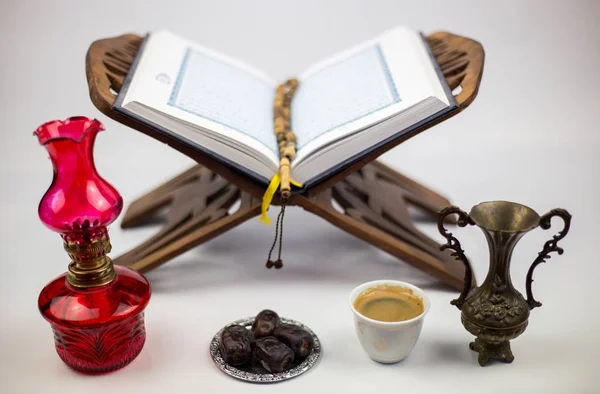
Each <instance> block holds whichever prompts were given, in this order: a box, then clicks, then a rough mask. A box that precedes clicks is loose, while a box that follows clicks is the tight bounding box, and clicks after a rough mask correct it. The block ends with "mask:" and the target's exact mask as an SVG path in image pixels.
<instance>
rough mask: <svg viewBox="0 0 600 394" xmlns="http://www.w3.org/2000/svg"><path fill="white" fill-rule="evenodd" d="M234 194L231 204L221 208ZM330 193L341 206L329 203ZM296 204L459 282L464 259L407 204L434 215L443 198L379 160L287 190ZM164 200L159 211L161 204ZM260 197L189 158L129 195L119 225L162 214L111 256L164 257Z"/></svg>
mask: <svg viewBox="0 0 600 394" xmlns="http://www.w3.org/2000/svg"><path fill="white" fill-rule="evenodd" d="M239 200H241V204H240V207H239V209H238V210H237V211H236V212H235V213H233V214H231V215H230V214H229V213H228V211H229V209H230V208H231V207H232V206H233V205H234V203H235V202H236V201H239ZM334 201H335V202H336V203H337V204H338V205H339V206H340V207H341V210H338V209H336V207H335V206H334ZM290 204H292V205H299V206H302V207H303V208H304V209H306V210H307V211H310V212H312V213H314V214H316V215H318V216H321V217H322V218H324V219H325V220H327V221H328V222H330V223H332V224H334V225H335V226H337V227H339V228H341V229H343V230H344V231H347V232H349V233H350V234H353V235H355V236H357V237H359V238H361V239H363V240H365V241H367V242H369V243H371V244H373V245H375V246H376V247H378V248H380V249H382V250H385V251H386V252H388V253H390V254H392V255H394V256H396V257H398V258H400V259H402V260H404V261H406V262H407V263H409V264H412V265H414V266H415V267H417V268H419V269H421V270H423V271H425V272H427V273H429V274H430V275H432V276H434V277H436V278H438V279H440V280H441V281H442V282H444V283H446V284H448V285H450V286H452V287H455V288H457V289H462V283H463V276H464V267H463V266H462V264H461V263H459V262H457V261H455V260H454V259H453V258H452V257H451V256H450V254H449V253H442V252H440V250H439V244H438V243H437V242H435V241H433V240H431V239H430V238H428V237H427V236H426V235H424V234H423V233H421V232H420V231H419V230H418V229H417V228H416V227H415V225H414V223H413V220H414V219H413V218H412V217H411V215H410V212H409V205H413V206H415V207H418V208H420V209H421V210H422V211H423V213H424V214H425V215H426V216H427V217H429V218H431V219H432V221H433V220H435V217H436V213H437V211H439V210H440V209H441V208H443V207H445V206H448V205H450V203H449V201H448V200H446V199H445V198H443V197H441V196H439V195H438V194H436V193H434V192H433V191H431V190H429V189H427V188H425V187H424V186H422V185H420V184H418V183H417V182H415V181H413V180H411V179H409V178H407V177H405V176H403V175H401V174H399V173H397V172H396V171H394V170H392V169H390V168H388V167H386V166H385V165H383V164H381V163H378V162H373V163H371V164H368V165H366V166H365V167H363V168H362V169H361V170H359V171H357V172H355V173H353V174H351V175H350V176H348V177H347V178H346V179H345V180H343V181H341V182H339V183H337V184H336V185H334V186H333V187H331V188H330V189H327V190H325V191H323V192H320V193H319V194H318V195H316V196H312V197H304V196H294V198H292V200H291V201H290ZM165 207H169V210H168V211H167V212H166V213H161V209H163V208H165ZM259 213H260V201H259V200H258V199H257V198H253V197H251V196H250V195H249V194H247V193H245V192H242V191H240V189H239V188H237V187H236V186H233V185H232V184H230V183H229V182H228V181H226V180H225V179H223V178H221V177H220V176H218V175H216V174H215V173H213V172H212V171H210V170H208V169H206V168H204V167H202V166H199V165H198V166H195V167H193V168H192V169H190V170H188V171H186V172H184V173H182V174H181V175H179V176H178V177H176V178H174V179H172V180H171V181H169V182H167V183H165V184H164V185H162V186H160V187H159V188H157V189H155V190H154V191H152V192H150V193H148V194H147V195H145V196H144V197H142V198H140V199H138V200H136V201H135V202H134V203H133V204H131V206H130V207H129V209H128V210H127V212H126V214H125V217H124V219H123V222H122V226H123V227H134V226H138V225H143V224H145V223H147V222H148V220H149V219H162V220H163V221H164V222H165V226H164V228H163V229H162V230H161V231H160V232H159V233H158V234H156V235H155V236H153V237H151V238H150V239H148V240H147V241H146V242H144V243H143V244H141V245H139V246H138V247H137V248H135V249H133V250H132V251H130V252H128V253H126V254H124V255H123V256H121V257H119V258H118V259H117V260H116V263H117V264H123V265H127V266H129V267H131V268H134V269H137V270H140V271H148V270H150V269H152V268H154V267H157V266H158V265H160V264H162V263H164V262H166V261H168V260H169V259H171V258H173V257H175V256H177V255H179V254H181V253H183V252H185V251H187V250H189V249H191V248H193V247H195V246H197V245H200V244H201V243H203V242H205V241H207V240H209V239H211V238H213V237H215V236H217V235H219V234H221V233H223V232H225V231H227V230H229V229H231V228H233V227H235V226H237V225H238V224H240V223H242V222H244V221H246V220H248V219H250V218H252V217H255V216H257V215H259Z"/></svg>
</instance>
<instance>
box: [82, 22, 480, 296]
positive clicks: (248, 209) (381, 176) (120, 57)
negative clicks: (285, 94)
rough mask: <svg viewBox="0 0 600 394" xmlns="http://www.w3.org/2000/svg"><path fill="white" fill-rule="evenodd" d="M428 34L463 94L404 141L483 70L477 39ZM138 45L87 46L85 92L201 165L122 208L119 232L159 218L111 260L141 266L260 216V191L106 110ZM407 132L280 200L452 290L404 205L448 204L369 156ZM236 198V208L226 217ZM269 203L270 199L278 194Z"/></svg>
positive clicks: (431, 212) (448, 266) (449, 267)
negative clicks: (147, 234)
mask: <svg viewBox="0 0 600 394" xmlns="http://www.w3.org/2000/svg"><path fill="white" fill-rule="evenodd" d="M427 39H428V40H429V44H430V46H431V49H432V51H433V54H434V56H435V58H436V60H437V61H438V63H439V65H440V68H441V70H442V73H443V74H444V77H445V78H446V80H447V82H448V84H449V86H450V89H452V90H454V89H455V88H457V87H459V86H460V88H461V91H460V92H459V93H458V94H457V95H456V101H457V103H458V109H457V110H456V111H454V112H452V113H450V114H448V115H446V116H445V117H443V118H440V119H438V120H436V121H435V122H431V123H428V124H426V125H424V126H422V127H421V128H419V129H418V130H417V131H416V132H415V133H412V134H411V137H412V136H414V135H415V134H417V133H418V132H421V131H424V130H426V129H428V128H429V127H432V126H433V125H435V124H437V123H439V122H441V121H443V120H445V119H447V118H449V117H451V116H454V115H455V114H457V113H459V112H460V111H462V110H464V109H465V108H466V107H467V106H468V105H469V104H470V103H471V102H472V101H473V100H474V99H475V97H476V95H477V91H478V89H479V84H480V82H481V76H482V72H483V60H484V51H483V47H482V46H481V44H479V43H478V42H477V41H474V40H471V39H468V38H465V37H460V36H456V35H453V34H451V33H447V32H439V33H434V34H432V35H429V36H428V37H427ZM141 42H142V38H141V37H139V36H137V35H134V34H127V35H123V36H119V37H114V38H108V39H103V40H98V41H96V42H94V43H93V44H92V45H91V46H90V48H89V50H88V54H87V58H86V72H87V79H88V85H89V90H90V98H91V99H92V102H93V103H94V105H95V106H96V107H97V108H98V109H99V110H100V111H101V112H103V113H104V114H106V115H107V116H109V117H110V118H112V119H114V120H116V121H118V122H120V123H123V124H125V125H127V126H129V127H131V128H134V129H136V130H138V131H141V132H143V133H145V134H147V135H149V136H151V137H152V138H154V139H157V140H159V141H161V142H164V143H166V144H168V145H169V146H171V147H173V148H174V149H176V150H178V151H180V152H182V153H183V154H185V155H187V156H189V157H190V158H192V159H194V160H195V161H196V162H197V163H198V164H199V165H197V166H195V167H193V168H191V169H190V170H188V171H186V172H184V173H182V174H181V175H179V176H177V177H175V178H174V179H172V180H171V181H169V182H167V183H165V184H164V185H162V186H160V187H158V188H157V189H155V190H154V191H152V192H150V193H148V194H146V195H145V196H143V197H141V198H140V199H138V200H136V201H134V202H133V203H132V204H131V205H130V207H129V209H128V210H127V212H126V214H125V217H124V219H123V223H122V226H123V227H125V228H127V227H133V226H138V225H143V224H145V223H147V222H148V221H149V220H157V219H160V220H162V221H163V222H164V227H163V228H162V230H161V231H160V232H159V233H158V234H156V235H155V236H153V237H151V238H150V239H148V240H147V241H146V242H144V243H143V244H141V245H139V246H138V247H136V248H135V249H133V250H131V251H130V252H128V253H126V254H124V255H122V256H121V257H119V258H118V259H117V260H116V263H118V264H123V265H127V266H129V267H132V268H135V269H137V270H140V271H147V270H150V269H152V268H155V267H156V266H158V265H160V264H162V263H164V262H166V261H168V260H169V259H171V258H173V257H175V256H177V255H179V254H181V253H184V252H185V251H187V250H189V249H191V248H193V247H195V246H197V245H200V244H201V243H203V242H205V241H207V240H209V239H211V238H214V237H215V236H217V235H219V234H221V233H223V232H225V231H227V230H229V229H231V228H233V227H235V226H237V225H238V224H240V223H242V222H244V221H246V220H248V219H250V218H252V217H255V216H258V215H259V214H260V199H261V197H262V194H263V193H264V188H265V187H264V185H261V184H258V183H255V182H254V181H252V180H251V179H249V178H247V177H246V176H244V175H243V174H241V173H239V172H237V171H236V170H235V169H233V168H231V167H229V166H226V165H224V164H223V163H221V162H218V161H216V160H214V159H213V158H212V157H210V156H207V155H204V154H202V153H200V152H198V151H196V150H194V149H191V148H190V147H189V146H186V145H185V144H183V143H182V142H180V141H178V140H176V139H174V138H171V137H169V136H167V135H165V134H163V133H159V132H157V131H156V130H154V129H152V128H150V127H147V126H144V125H142V124H140V123H139V122H137V121H135V120H132V119H130V118H127V117H125V116H123V115H121V114H119V113H118V112H115V111H113V110H112V109H111V107H112V104H113V103H114V101H115V99H116V94H117V93H118V92H119V91H120V89H121V88H122V86H123V82H124V79H125V76H126V75H127V72H128V70H129V68H130V67H131V64H132V63H133V61H134V58H135V55H136V53H137V51H138V49H139V47H140V44H141ZM407 138H408V137H401V138H398V139H396V140H394V141H392V142H390V143H388V144H386V145H384V146H382V147H380V148H378V149H377V150H375V151H374V152H372V153H371V154H369V155H368V156H366V157H364V158H363V159H361V160H360V161H357V162H354V163H351V164H349V165H348V166H346V167H345V168H344V169H343V170H342V171H340V172H338V173H337V174H335V175H334V176H332V177H330V178H328V179H325V180H324V181H322V182H321V183H319V184H318V185H315V186H314V187H311V188H310V189H309V190H307V192H306V193H305V194H303V195H292V197H291V199H290V201H289V202H288V205H299V206H301V207H303V208H304V209H305V210H307V211H309V212H312V213H314V214H316V215H318V216H321V217H323V218H324V219H325V220H327V221H329V222H331V223H332V224H334V225H336V226H337V227H339V228H341V229H343V230H345V231H347V232H349V233H351V234H353V235H355V236H357V237H359V238H361V239H363V240H365V241H367V242H369V243H371V244H373V245H375V246H377V247H378V248H380V249H382V250H385V251H387V252H388V253H391V254H392V255H394V256H397V257H399V258H401V259H403V260H405V261H406V262H408V263H410V264H412V265H414V266H416V267H418V268H419V269H421V270H423V271H425V272H428V273H430V274H431V275H433V276H435V277H437V278H439V279H440V280H442V281H443V282H445V283H447V284H449V285H451V286H453V287H456V288H458V289H460V288H462V278H463V273H464V267H463V266H462V265H461V264H460V263H459V262H457V261H455V260H454V259H452V258H451V257H449V254H448V255H447V254H445V253H441V252H439V251H438V248H439V245H438V244H437V243H436V242H435V241H433V240H431V239H430V238H428V237H427V236H425V235H424V234H422V233H421V232H420V231H419V230H418V229H417V228H416V227H415V225H414V222H413V218H411V215H410V212H409V209H408V207H409V205H412V206H415V207H418V208H420V209H421V210H422V211H423V213H424V214H425V215H426V216H428V217H430V218H431V219H432V220H434V219H435V214H436V212H437V211H438V210H439V209H441V208H443V207H445V206H448V205H450V203H449V201H448V200H447V199H445V198H443V197H441V196H439V195H438V194H436V193H435V192H433V191H431V190H429V189H427V188H425V187H424V186H422V185H420V184H418V183H417V182H415V181H413V180H411V179H409V178H407V177H405V176H403V175H401V174H399V173H398V172H396V171H394V170H392V169H390V168H388V167H386V166H384V165H383V164H381V163H378V162H376V161H375V159H376V158H377V157H379V156H380V155H381V154H383V153H384V152H386V151H388V150H390V149H392V148H393V147H395V146H397V145H398V144H400V143H402V142H403V141H404V140H406V139H407ZM237 201H240V205H239V208H238V209H237V210H236V211H235V212H233V213H229V211H230V210H231V208H232V207H233V206H234V204H236V202H237ZM333 201H335V202H336V203H337V204H339V206H340V207H341V208H342V212H340V211H338V210H337V209H336V207H335V206H334V204H333ZM273 203H274V204H277V203H278V199H277V198H275V200H274V202H273Z"/></svg>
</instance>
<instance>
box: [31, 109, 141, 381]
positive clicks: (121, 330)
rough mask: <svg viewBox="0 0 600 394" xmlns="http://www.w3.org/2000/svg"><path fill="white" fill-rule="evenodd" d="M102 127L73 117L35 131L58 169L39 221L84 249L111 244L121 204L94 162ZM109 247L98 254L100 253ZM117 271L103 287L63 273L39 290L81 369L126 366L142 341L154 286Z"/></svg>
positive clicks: (46, 313)
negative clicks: (74, 281) (75, 282)
mask: <svg viewBox="0 0 600 394" xmlns="http://www.w3.org/2000/svg"><path fill="white" fill-rule="evenodd" d="M102 130H104V127H103V126H102V124H101V123H100V122H99V121H97V120H95V119H93V120H92V119H88V118H85V117H72V118H69V119H67V120H65V121H52V122H48V123H45V124H43V125H42V126H40V127H39V128H38V129H37V130H36V132H35V133H34V134H35V135H37V137H38V139H39V142H40V144H41V145H43V146H44V147H45V148H46V149H47V151H48V153H49V155H50V159H51V161H52V167H53V169H54V178H53V180H52V184H51V185H50V188H49V189H48V191H47V192H46V193H45V195H44V197H43V198H42V200H41V202H40V205H39V208H38V213H39V216H40V219H41V220H42V222H43V223H44V224H45V225H46V226H47V227H49V228H50V229H51V230H53V231H56V232H58V233H60V234H61V236H62V238H63V239H64V240H65V243H75V244H77V245H79V246H80V247H81V250H88V252H86V253H89V250H90V249H85V248H86V247H89V246H90V245H92V243H93V244H94V245H98V242H99V241H100V240H101V239H102V238H103V237H104V238H105V239H106V242H108V232H107V228H106V226H107V225H109V224H110V223H112V222H113V221H114V220H115V219H116V218H117V217H118V216H119V213H120V212H121V209H122V207H123V200H122V198H121V196H120V195H119V193H118V192H117V190H116V189H115V188H114V187H113V186H112V185H110V184H109V183H108V182H106V181H105V180H104V179H102V177H100V175H98V173H97V171H96V168H95V166H94V160H93V147H94V141H95V138H96V134H97V133H98V132H99V131H102ZM108 249H110V247H108ZM92 250H95V249H92ZM105 252H106V250H104V249H100V250H99V251H96V252H94V253H99V256H100V257H102V256H104V253H105ZM80 257H84V258H88V257H89V256H87V255H85V254H84V255H81V256H80ZM110 264H111V265H112V263H110ZM114 269H115V271H116V277H115V279H114V280H112V281H111V282H110V283H108V284H105V285H101V286H95V287H88V288H76V287H73V286H71V285H70V284H69V282H68V281H67V278H68V274H67V273H64V274H62V275H60V276H59V277H58V278H56V279H54V280H53V281H51V282H50V283H49V284H48V285H46V286H45V287H44V289H43V290H42V292H41V293H40V296H39V299H38V306H39V309H40V312H41V313H42V316H43V317H44V318H45V319H46V320H47V321H48V322H49V323H50V325H51V327H52V330H53V331H54V339H55V345H56V351H57V352H58V355H59V356H60V358H61V359H62V360H63V361H64V362H65V363H66V364H67V365H68V366H69V367H71V368H73V369H75V370H76V371H79V372H82V373H87V374H99V373H106V372H110V371H114V370H116V369H119V368H122V367H124V366H125V365H127V364H129V363H130V362H131V361H132V360H133V359H135V357H136V356H137V355H138V354H139V353H140V351H141V350H142V347H143V346H144V342H145V339H146V333H145V328H144V309H145V308H146V306H147V305H148V301H149V300H150V293H151V292H150V285H149V283H148V281H147V280H146V278H144V277H143V276H142V275H141V274H139V273H137V272H136V271H133V270H131V269H129V268H125V267H119V266H117V267H114Z"/></svg>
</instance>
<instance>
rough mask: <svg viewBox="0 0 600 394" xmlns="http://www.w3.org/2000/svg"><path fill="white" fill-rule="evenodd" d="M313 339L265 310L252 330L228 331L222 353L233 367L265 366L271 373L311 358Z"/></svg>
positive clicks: (256, 319) (231, 327) (239, 328)
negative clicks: (307, 357) (309, 356)
mask: <svg viewBox="0 0 600 394" xmlns="http://www.w3.org/2000/svg"><path fill="white" fill-rule="evenodd" d="M312 348H313V338H312V336H311V335H310V334H309V333H308V332H307V331H306V330H304V329H302V328H300V327H298V326H296V325H294V324H282V323H281V321H280V320H279V315H278V314H277V313H275V312H273V311H271V310H268V309H265V310H264V311H262V312H260V313H259V314H258V315H257V316H256V318H255V319H254V324H252V328H251V329H247V328H246V327H243V326H240V325H233V326H229V327H226V328H225V329H224V330H223V332H222V333H221V344H220V347H219V350H220V351H221V356H222V357H223V359H224V360H225V362H226V363H227V364H229V365H233V366H242V365H248V364H250V365H261V366H262V367H263V368H264V369H266V370H267V371H268V372H282V371H285V370H288V369H290V368H291V367H292V366H293V365H294V361H296V363H298V362H299V361H301V360H303V359H304V358H306V356H308V355H309V354H310V352H311V350H312Z"/></svg>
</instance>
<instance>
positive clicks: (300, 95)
mask: <svg viewBox="0 0 600 394" xmlns="http://www.w3.org/2000/svg"><path fill="white" fill-rule="evenodd" d="M422 51H423V43H422V40H421V37H420V35H419V34H418V32H414V31H411V30H407V29H402V28H397V29H393V30H391V31H389V32H387V33H385V34H383V35H381V36H380V37H377V38H375V39H374V40H370V41H368V42H365V43H363V44H361V45H358V46H357V47H355V48H352V49H350V50H348V51H345V52H343V53H341V54H338V55H335V56H333V57H331V58H330V59H327V60H325V61H323V62H321V63H319V64H317V65H315V66H313V67H312V68H310V69H309V70H308V71H307V72H305V73H304V74H302V75H301V76H300V78H299V80H300V84H299V87H298V90H297V91H296V94H295V96H294V100H293V101H292V111H291V113H292V130H294V132H295V133H296V135H297V147H298V154H297V156H296V158H295V159H294V161H293V163H292V167H293V166H294V164H297V163H299V162H301V161H302V160H303V159H304V158H305V157H307V156H309V155H310V154H311V153H312V152H314V151H316V150H318V149H321V148H322V147H324V146H326V145H327V144H329V143H332V142H333V141H336V140H339V139H341V138H345V137H347V136H349V135H351V134H352V133H356V132H358V131H361V130H364V129H365V128H368V127H370V126H372V125H374V124H377V123H379V122H382V121H384V120H386V119H388V118H389V117H391V116H394V115H397V114H399V113H400V112H402V111H404V110H406V109H407V108H410V107H411V106H413V105H415V104H417V103H419V102H420V101H422V100H424V99H426V98H427V97H430V96H432V95H435V94H436V93H435V92H434V91H433V90H432V87H431V80H430V78H429V76H428V73H426V72H424V71H423V67H424V64H423V59H424V57H423V55H422V54H421V53H420V52H422ZM426 61H427V62H429V68H431V69H433V66H432V65H431V64H430V63H431V62H430V61H429V60H426ZM425 67H427V65H425Z"/></svg>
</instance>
